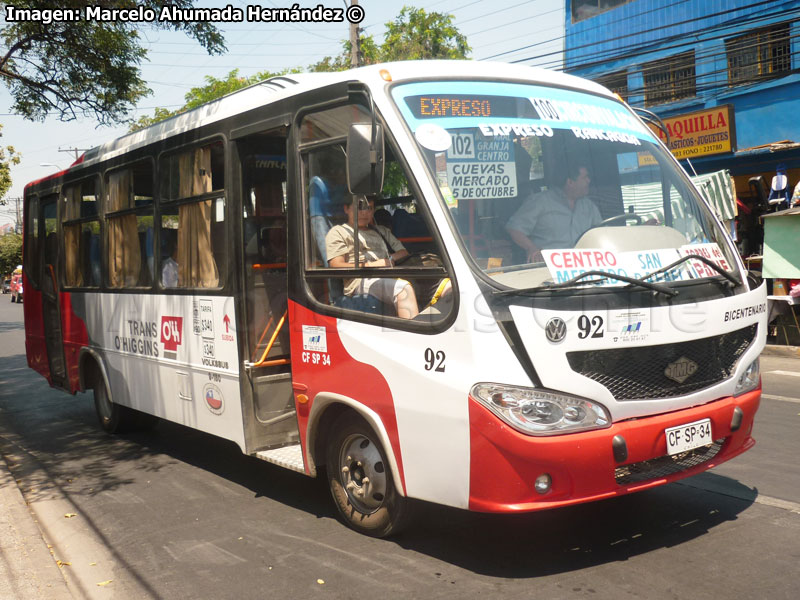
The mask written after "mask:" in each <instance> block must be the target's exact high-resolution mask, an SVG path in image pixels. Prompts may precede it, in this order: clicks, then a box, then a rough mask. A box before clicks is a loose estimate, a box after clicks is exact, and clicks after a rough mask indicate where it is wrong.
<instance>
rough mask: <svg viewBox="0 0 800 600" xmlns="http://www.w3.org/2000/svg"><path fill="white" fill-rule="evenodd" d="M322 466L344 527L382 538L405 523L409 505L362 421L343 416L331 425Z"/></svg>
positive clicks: (346, 415) (376, 437)
mask: <svg viewBox="0 0 800 600" xmlns="http://www.w3.org/2000/svg"><path fill="white" fill-rule="evenodd" d="M326 464H327V473H328V484H329V486H330V490H331V495H332V496H333V501H334V503H335V504H336V508H337V510H338V513H339V516H340V518H341V519H342V520H343V521H344V523H345V524H346V525H347V526H348V527H351V528H352V529H355V530H356V531H358V532H359V533H363V534H365V535H369V536H372V537H386V536H389V535H392V534H395V533H398V532H399V531H400V530H401V529H402V528H403V527H404V526H405V525H406V524H407V523H408V519H409V516H410V510H409V501H408V500H407V499H406V498H404V497H403V496H401V495H400V494H399V493H398V492H397V489H396V488H395V485H394V481H393V479H392V473H391V471H390V469H389V463H388V461H387V460H386V453H385V452H384V450H383V447H382V446H381V444H380V442H379V441H378V436H377V435H376V434H375V432H374V431H373V430H372V429H371V428H370V426H369V425H367V423H366V422H365V421H364V420H363V419H361V418H360V417H358V416H356V415H354V414H351V413H346V414H343V415H342V416H340V417H339V418H338V419H337V420H336V421H335V423H334V424H333V428H332V433H331V435H330V437H329V443H328V446H327V456H326Z"/></svg>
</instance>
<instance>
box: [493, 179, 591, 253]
mask: <svg viewBox="0 0 800 600" xmlns="http://www.w3.org/2000/svg"><path fill="white" fill-rule="evenodd" d="M590 183H591V177H590V176H589V170H588V169H587V168H586V167H585V166H583V165H580V164H576V165H572V166H570V167H567V168H566V169H565V170H564V171H563V172H562V174H561V176H560V177H559V185H558V186H557V187H553V188H551V189H548V190H545V191H542V192H539V193H538V194H535V195H533V196H531V197H530V198H529V199H528V200H526V201H525V202H524V203H523V205H522V206H520V208H519V210H517V212H515V213H514V214H513V215H512V216H511V218H510V219H509V220H508V223H507V224H506V230H507V231H508V234H509V235H510V236H511V239H512V240H513V241H514V243H515V244H517V245H518V246H520V247H521V248H522V249H523V250H525V252H526V253H527V260H528V262H539V261H541V260H542V250H548V249H551V248H572V247H574V246H575V243H576V242H577V241H578V239H579V238H580V237H581V236H582V235H583V234H584V233H585V232H586V231H588V230H589V229H591V228H592V227H596V226H598V225H599V224H600V223H601V221H602V220H603V219H602V217H601V216H600V211H599V210H598V209H597V206H595V204H594V202H592V201H591V200H590V199H589V198H588V197H587V194H588V193H589V184H590Z"/></svg>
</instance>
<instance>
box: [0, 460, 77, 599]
mask: <svg viewBox="0 0 800 600" xmlns="http://www.w3.org/2000/svg"><path fill="white" fill-rule="evenodd" d="M0 509H2V514H0V532H2V533H1V534H0V553H2V555H3V557H4V559H5V560H4V561H3V564H2V565H0V597H2V598H15V599H16V600H67V599H69V600H72V599H73V598H74V596H73V594H72V592H71V590H70V588H69V586H68V585H67V581H66V579H65V578H64V576H63V574H62V573H61V571H60V569H59V567H58V566H57V565H56V561H55V559H54V558H53V556H52V554H51V553H50V549H49V547H48V544H47V542H46V540H45V539H44V536H43V534H42V531H41V529H40V528H39V524H38V522H37V520H36V517H35V516H34V515H33V513H32V512H31V510H30V507H29V506H28V504H27V503H26V502H25V499H24V498H23V496H22V492H21V490H20V489H19V487H18V484H17V482H16V481H15V480H14V477H13V475H12V474H11V471H10V469H9V467H8V464H7V463H6V457H5V456H3V455H2V454H0Z"/></svg>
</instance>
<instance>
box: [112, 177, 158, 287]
mask: <svg viewBox="0 0 800 600" xmlns="http://www.w3.org/2000/svg"><path fill="white" fill-rule="evenodd" d="M106 207H107V211H108V212H107V215H106V232H107V233H106V237H107V240H108V246H107V252H108V254H107V261H108V272H107V281H108V285H109V287H112V288H126V287H145V286H150V285H151V283H152V280H153V268H154V265H153V165H152V163H151V162H150V161H142V162H139V163H136V164H134V165H131V166H128V167H124V168H122V169H117V170H116V171H112V172H110V173H109V174H108V175H107V176H106Z"/></svg>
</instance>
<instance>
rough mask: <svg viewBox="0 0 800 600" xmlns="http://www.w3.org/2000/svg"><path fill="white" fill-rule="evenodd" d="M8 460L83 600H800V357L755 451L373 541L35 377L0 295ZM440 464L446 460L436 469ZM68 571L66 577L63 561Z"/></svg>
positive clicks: (204, 440)
mask: <svg viewBox="0 0 800 600" xmlns="http://www.w3.org/2000/svg"><path fill="white" fill-rule="evenodd" d="M0 298H2V300H0V451H2V453H3V455H4V456H5V458H6V460H7V462H8V463H9V465H10V468H11V471H12V474H13V476H14V478H15V479H16V480H17V481H18V483H19V486H20V489H21V490H22V492H23V495H24V496H25V499H26V500H27V502H28V503H29V505H30V506H31V508H32V509H33V512H34V513H35V515H36V517H37V520H38V522H39V526H40V527H41V528H42V530H43V532H44V536H45V539H46V540H47V541H48V542H49V543H50V544H51V545H52V547H53V548H52V550H53V555H54V557H55V559H57V560H60V561H62V572H63V573H64V574H65V576H66V577H67V578H68V581H69V582H70V585H71V586H72V588H73V589H75V590H77V591H78V593H79V594H83V595H85V596H86V597H91V598H125V599H129V598H163V599H167V598H169V599H175V598H215V599H217V598H218V599H226V598H232V599H233V598H236V599H242V598H292V599H294V598H325V597H327V598H359V599H362V598H369V597H381V598H384V599H386V598H425V599H427V598H458V599H463V598H477V597H479V596H480V597H481V598H504V599H508V598H547V599H558V598H595V599H601V598H613V599H615V600H619V599H623V598H648V599H667V598H670V599H671V598H680V599H682V600H701V599H704V598H710V599H711V598H713V599H714V600H717V599H720V598H737V599H743V598H754V599H755V598H758V599H761V598H768V599H773V598H775V599H778V598H787V599H788V598H792V599H794V598H796V597H797V593H798V592H797V590H798V589H800V568H798V564H800V541H798V540H800V461H798V460H797V457H798V456H799V455H800V435H798V432H799V431H800V385H798V384H800V377H798V375H800V360H799V359H790V358H776V357H771V356H768V357H765V358H764V359H763V360H762V372H763V374H764V375H763V381H764V394H765V397H764V400H763V401H762V405H761V409H760V411H759V414H758V417H757V421H756V428H755V436H756V439H757V442H758V443H757V445H756V447H755V448H754V449H753V450H751V451H750V452H747V453H745V454H744V455H742V456H740V457H738V458H736V459H734V460H733V461H731V462H728V463H726V464H724V465H722V466H720V467H719V468H717V469H715V470H714V471H711V472H708V473H704V474H702V475H699V476H696V477H694V478H691V479H688V480H684V481H682V482H680V483H676V484H671V485H668V486H663V487H661V488H658V489H655V490H650V491H646V492H641V493H637V494H632V495H629V496H626V497H622V498H618V499H614V500H608V501H603V502H599V503H593V504H587V505H582V506H577V507H571V508H567V509H560V510H555V511H549V512H543V513H534V514H527V515H519V516H496V515H481V514H474V513H467V512H464V511H458V510H453V509H447V508H442V507H437V506H432V505H427V504H426V505H422V506H420V507H419V508H420V509H421V510H420V512H421V516H420V518H419V520H418V522H417V524H416V526H415V527H414V528H413V529H412V530H410V531H409V532H407V533H405V534H403V535H402V536H401V537H398V538H397V539H393V540H374V539H370V538H366V537H364V536H361V535H358V534H356V533H354V532H352V531H350V530H348V529H346V528H345V527H344V526H343V525H341V524H340V523H339V522H338V521H337V520H336V518H335V516H334V509H333V506H332V504H331V500H330V498H329V496H328V492H327V489H326V487H325V486H324V485H323V484H322V482H319V481H316V480H312V479H309V478H307V477H304V476H302V475H299V474H296V473H293V472H290V471H286V470H284V469H281V468H279V467H275V466H273V465H270V464H267V463H264V462H262V461H259V460H256V459H253V458H250V457H247V456H244V455H242V454H241V453H240V452H239V450H238V447H236V446H235V445H234V444H233V443H230V442H226V441H224V440H220V439H217V438H214V437H212V436H210V435H206V434H202V433H198V432H195V431H193V430H190V429H187V428H184V427H181V426H177V425H173V424H170V423H161V424H160V425H159V426H158V427H157V428H156V429H155V430H154V431H153V432H151V433H148V434H136V435H127V436H115V437H111V436H108V435H106V434H104V433H103V432H102V431H101V430H100V429H99V427H98V426H97V425H96V417H95V414H94V407H93V403H92V397H91V395H89V394H79V395H77V396H74V397H73V396H69V395H67V394H64V393H63V392H59V391H55V390H51V389H50V388H48V386H47V384H46V382H45V381H44V380H43V379H42V378H41V377H40V376H38V375H37V374H35V373H34V372H33V371H31V370H30V369H28V368H27V366H26V362H25V356H24V335H23V330H22V323H21V321H22V306H19V305H16V304H11V303H10V302H7V301H6V300H7V298H8V297H7V296H0ZM432 466H435V461H432ZM67 563H68V564H67Z"/></svg>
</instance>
